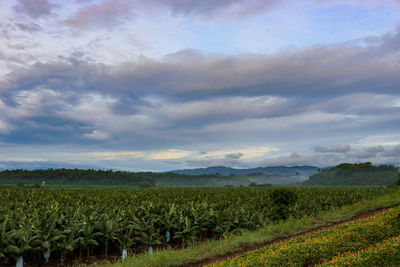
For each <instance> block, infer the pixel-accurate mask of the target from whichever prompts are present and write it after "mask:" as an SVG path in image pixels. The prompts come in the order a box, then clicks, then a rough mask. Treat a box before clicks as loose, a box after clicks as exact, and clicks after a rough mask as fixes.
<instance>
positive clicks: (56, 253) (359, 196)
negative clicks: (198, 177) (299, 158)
mask: <svg viewBox="0 0 400 267" xmlns="http://www.w3.org/2000/svg"><path fill="white" fill-rule="evenodd" d="M393 190H395V189H391V188H383V187H375V188H343V189H338V188H293V189H280V188H278V189H272V188H178V189H133V190H122V189H11V188H3V189H0V203H2V205H1V206H0V265H1V264H5V262H9V263H13V262H14V263H15V261H16V260H17V259H18V258H19V257H23V259H24V260H25V262H28V263H29V262H30V263H32V262H38V261H44V258H43V253H44V252H46V251H50V252H51V256H50V261H52V262H53V263H54V264H56V263H57V264H58V263H60V262H64V261H67V262H71V261H75V260H79V259H80V260H81V261H84V260H85V259H89V260H90V259H91V256H93V255H94V256H96V257H97V258H108V257H109V255H112V256H116V257H120V256H119V255H121V251H122V249H123V248H126V249H127V250H128V251H129V254H132V253H139V254H140V253H143V252H147V251H150V252H151V250H154V251H157V250H160V249H163V248H169V247H172V248H183V247H187V246H193V245H196V244H199V243H203V242H204V241H206V240H213V239H221V238H222V239H224V238H226V237H229V236H230V235H232V234H236V235H238V234H240V233H244V232H247V231H257V229H262V228H264V227H266V226H268V225H273V224H276V223H279V222H281V221H284V220H287V219H290V220H293V219H301V218H305V217H310V216H315V215H317V214H319V213H320V212H321V211H329V210H331V209H333V208H337V207H342V206H345V205H351V204H354V203H357V202H360V201H367V200H369V199H374V198H376V197H378V196H382V195H384V194H388V193H390V192H392V191H393ZM167 235H169V237H170V240H169V241H168V242H167V239H168V238H167Z"/></svg>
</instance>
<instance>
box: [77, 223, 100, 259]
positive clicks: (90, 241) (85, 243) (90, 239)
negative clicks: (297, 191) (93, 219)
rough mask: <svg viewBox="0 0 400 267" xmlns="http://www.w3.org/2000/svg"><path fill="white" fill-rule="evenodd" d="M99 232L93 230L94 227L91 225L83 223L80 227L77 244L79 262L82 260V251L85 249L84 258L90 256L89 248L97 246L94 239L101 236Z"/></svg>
mask: <svg viewBox="0 0 400 267" xmlns="http://www.w3.org/2000/svg"><path fill="white" fill-rule="evenodd" d="M102 235H103V234H102V233H101V232H97V231H96V230H95V226H94V224H92V223H90V222H89V223H88V222H86V221H84V222H83V223H82V225H81V229H80V230H79V231H78V238H77V242H78V245H79V260H82V255H83V250H84V249H86V257H87V258H89V256H90V248H91V247H96V246H98V245H99V243H98V242H97V240H96V238H98V237H100V236H102Z"/></svg>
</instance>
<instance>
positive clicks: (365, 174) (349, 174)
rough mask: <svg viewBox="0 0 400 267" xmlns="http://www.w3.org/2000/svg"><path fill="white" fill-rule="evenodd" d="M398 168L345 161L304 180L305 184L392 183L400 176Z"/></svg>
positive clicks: (358, 184)
mask: <svg viewBox="0 0 400 267" xmlns="http://www.w3.org/2000/svg"><path fill="white" fill-rule="evenodd" d="M398 173H399V170H398V168H396V167H394V166H391V165H380V166H374V165H372V164H371V163H370V162H366V163H356V164H350V163H343V164H340V165H338V166H336V167H334V168H331V169H325V170H322V171H320V172H318V173H316V174H314V175H312V176H310V178H309V180H307V181H306V182H304V184H305V185H330V186H332V185H335V186H336V185H357V186H360V185H370V186H371V185H391V184H393V183H394V182H395V181H396V179H397V177H398Z"/></svg>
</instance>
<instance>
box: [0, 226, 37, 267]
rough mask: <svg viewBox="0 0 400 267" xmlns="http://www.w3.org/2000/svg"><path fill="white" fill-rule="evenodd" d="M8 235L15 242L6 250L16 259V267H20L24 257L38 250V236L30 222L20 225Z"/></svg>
mask: <svg viewBox="0 0 400 267" xmlns="http://www.w3.org/2000/svg"><path fill="white" fill-rule="evenodd" d="M10 235H11V236H12V237H13V239H14V240H15V242H14V244H13V245H10V246H9V247H8V248H7V250H8V252H10V253H11V254H12V255H13V256H14V257H15V258H16V259H17V266H22V265H23V257H24V256H25V255H28V254H29V253H30V252H31V253H32V252H34V251H38V250H39V248H40V246H39V245H38V242H37V241H38V238H39V236H38V234H37V231H36V229H35V227H34V225H33V224H32V222H30V221H25V222H23V223H21V224H20V225H19V229H15V230H12V231H11V233H10Z"/></svg>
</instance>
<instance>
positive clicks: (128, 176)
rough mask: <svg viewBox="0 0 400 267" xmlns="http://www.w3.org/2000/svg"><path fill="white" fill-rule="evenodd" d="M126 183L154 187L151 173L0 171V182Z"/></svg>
mask: <svg viewBox="0 0 400 267" xmlns="http://www.w3.org/2000/svg"><path fill="white" fill-rule="evenodd" d="M43 181H44V182H45V183H46V184H47V185H72V184H75V185H127V184H131V185H134V186H136V187H142V188H144V187H154V186H156V182H155V180H154V177H153V176H152V175H151V173H133V172H123V171H112V170H92V169H89V170H81V169H48V170H32V171H30V170H22V169H17V170H4V171H1V172H0V183H2V184H16V185H18V187H23V186H24V185H34V184H38V185H42V182H43Z"/></svg>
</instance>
